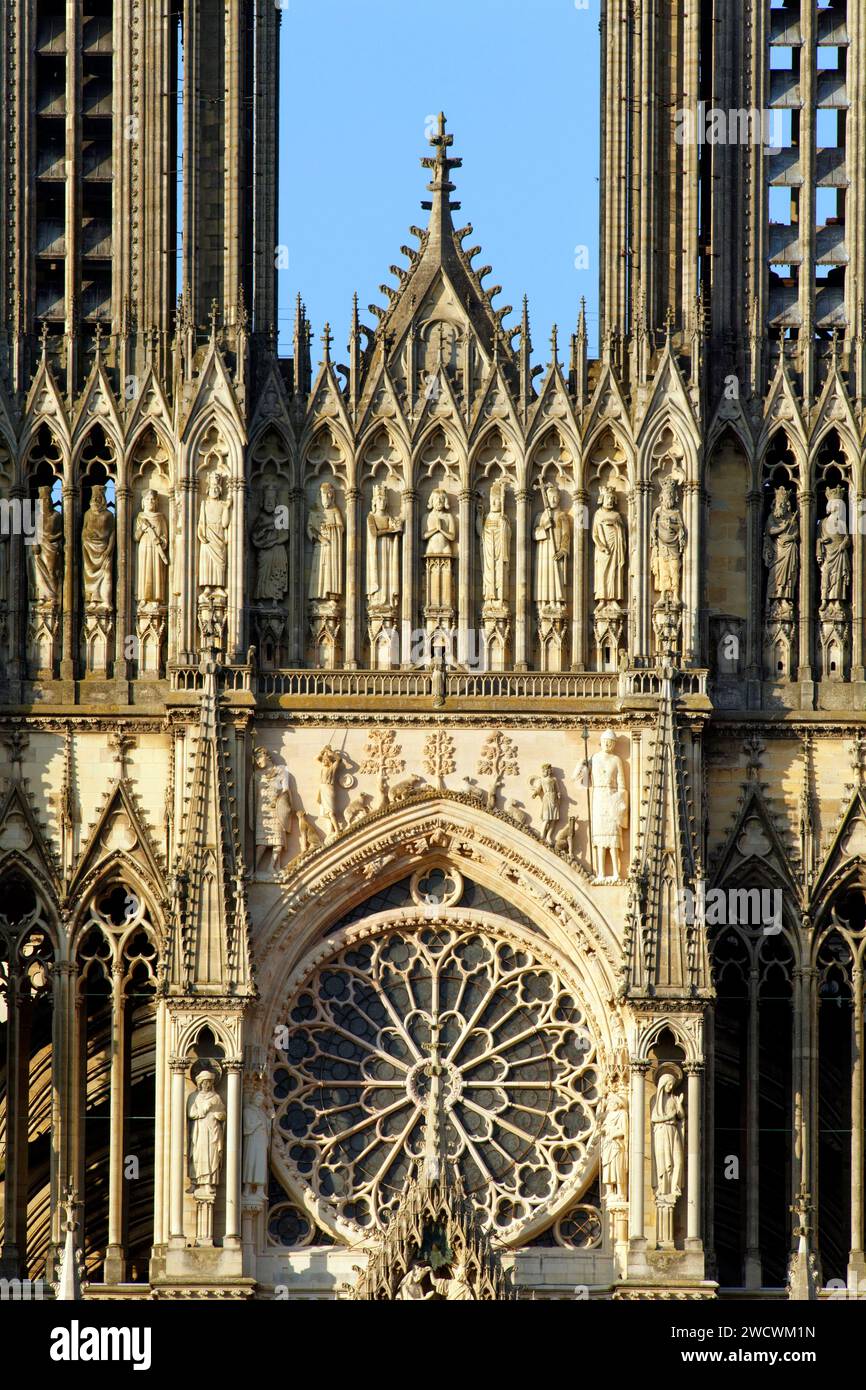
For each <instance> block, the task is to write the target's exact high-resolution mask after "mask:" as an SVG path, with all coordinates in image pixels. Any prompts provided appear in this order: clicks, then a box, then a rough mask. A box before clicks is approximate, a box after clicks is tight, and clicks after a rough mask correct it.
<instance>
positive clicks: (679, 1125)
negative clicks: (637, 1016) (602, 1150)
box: [650, 1072, 685, 1207]
mask: <svg viewBox="0 0 866 1390" xmlns="http://www.w3.org/2000/svg"><path fill="white" fill-rule="evenodd" d="M683 1118H684V1117H683V1099H682V1096H677V1095H674V1078H673V1076H672V1075H671V1073H670V1072H665V1074H664V1075H663V1076H662V1077H661V1079H660V1080H659V1083H658V1089H657V1090H656V1093H655V1099H654V1100H653V1104H652V1111H651V1112H650V1123H651V1125H652V1139H653V1187H654V1189H655V1194H656V1200H657V1201H658V1199H659V1198H660V1197H662V1198H666V1199H667V1203H668V1205H670V1206H671V1207H673V1205H674V1204H675V1202H676V1200H677V1198H678V1197H680V1196H681V1195H682V1190H683V1167H684V1163H685V1150H684V1148H683Z"/></svg>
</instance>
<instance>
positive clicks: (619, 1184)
mask: <svg viewBox="0 0 866 1390" xmlns="http://www.w3.org/2000/svg"><path fill="white" fill-rule="evenodd" d="M627 1138H628V1106H627V1105H626V1101H625V1097H624V1096H623V1095H621V1094H620V1092H619V1091H611V1092H610V1094H609V1095H608V1097H607V1104H606V1106H605V1112H604V1128H603V1130H602V1137H601V1176H602V1181H603V1182H604V1185H605V1188H606V1190H607V1193H608V1195H609V1196H611V1197H614V1198H616V1199H617V1200H618V1201H624V1200H625V1199H626V1197H627V1196H628V1186H627V1182H626V1172H627V1164H626V1142H627Z"/></svg>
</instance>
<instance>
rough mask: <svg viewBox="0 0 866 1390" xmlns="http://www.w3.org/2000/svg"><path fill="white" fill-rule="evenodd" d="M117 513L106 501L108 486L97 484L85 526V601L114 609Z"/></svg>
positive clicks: (82, 531)
mask: <svg viewBox="0 0 866 1390" xmlns="http://www.w3.org/2000/svg"><path fill="white" fill-rule="evenodd" d="M114 541H115V531H114V513H113V512H111V511H109V507H108V503H107V502H106V500H105V487H104V486H103V485H102V484H101V483H95V484H94V486H93V490H92V492H91V495H90V506H89V507H88V509H87V511H86V513H85V515H84V524H83V525H82V527H81V549H82V552H83V555H84V602H85V603H87V604H94V605H98V606H99V607H100V608H110V607H111V605H112V601H113V597H114V584H113V582H112V580H113V570H112V560H113V558H114Z"/></svg>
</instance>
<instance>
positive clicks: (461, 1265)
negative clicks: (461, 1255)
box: [430, 1260, 474, 1303]
mask: <svg viewBox="0 0 866 1390" xmlns="http://www.w3.org/2000/svg"><path fill="white" fill-rule="evenodd" d="M430 1281H431V1283H432V1285H433V1287H434V1289H435V1290H436V1292H437V1293H438V1294H439V1295H440V1297H441V1298H446V1299H448V1301H449V1302H457V1303H467V1302H472V1301H473V1299H474V1294H473V1292H472V1285H471V1284H470V1282H469V1268H468V1266H467V1264H466V1261H465V1260H458V1261H457V1264H456V1265H455V1266H454V1268H453V1269H452V1271H451V1273H450V1274H449V1275H447V1276H446V1277H445V1278H444V1279H440V1278H438V1277H437V1276H436V1275H435V1274H433V1272H432V1271H431V1273H430Z"/></svg>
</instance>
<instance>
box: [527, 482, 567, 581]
mask: <svg viewBox="0 0 866 1390" xmlns="http://www.w3.org/2000/svg"><path fill="white" fill-rule="evenodd" d="M532 536H533V539H534V540H535V542H536V550H535V598H536V602H537V603H540V604H557V605H564V603H565V595H566V590H567V581H566V575H565V564H566V561H567V559H568V552H569V547H570V544H571V530H570V527H569V521H568V513H567V512H564V511H563V510H562V508H561V507H560V505H559V488H558V487H557V485H556V484H555V483H545V485H544V510H543V511H541V512H539V513H538V515H537V516H536V518H535V520H534V521H533V523H532Z"/></svg>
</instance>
